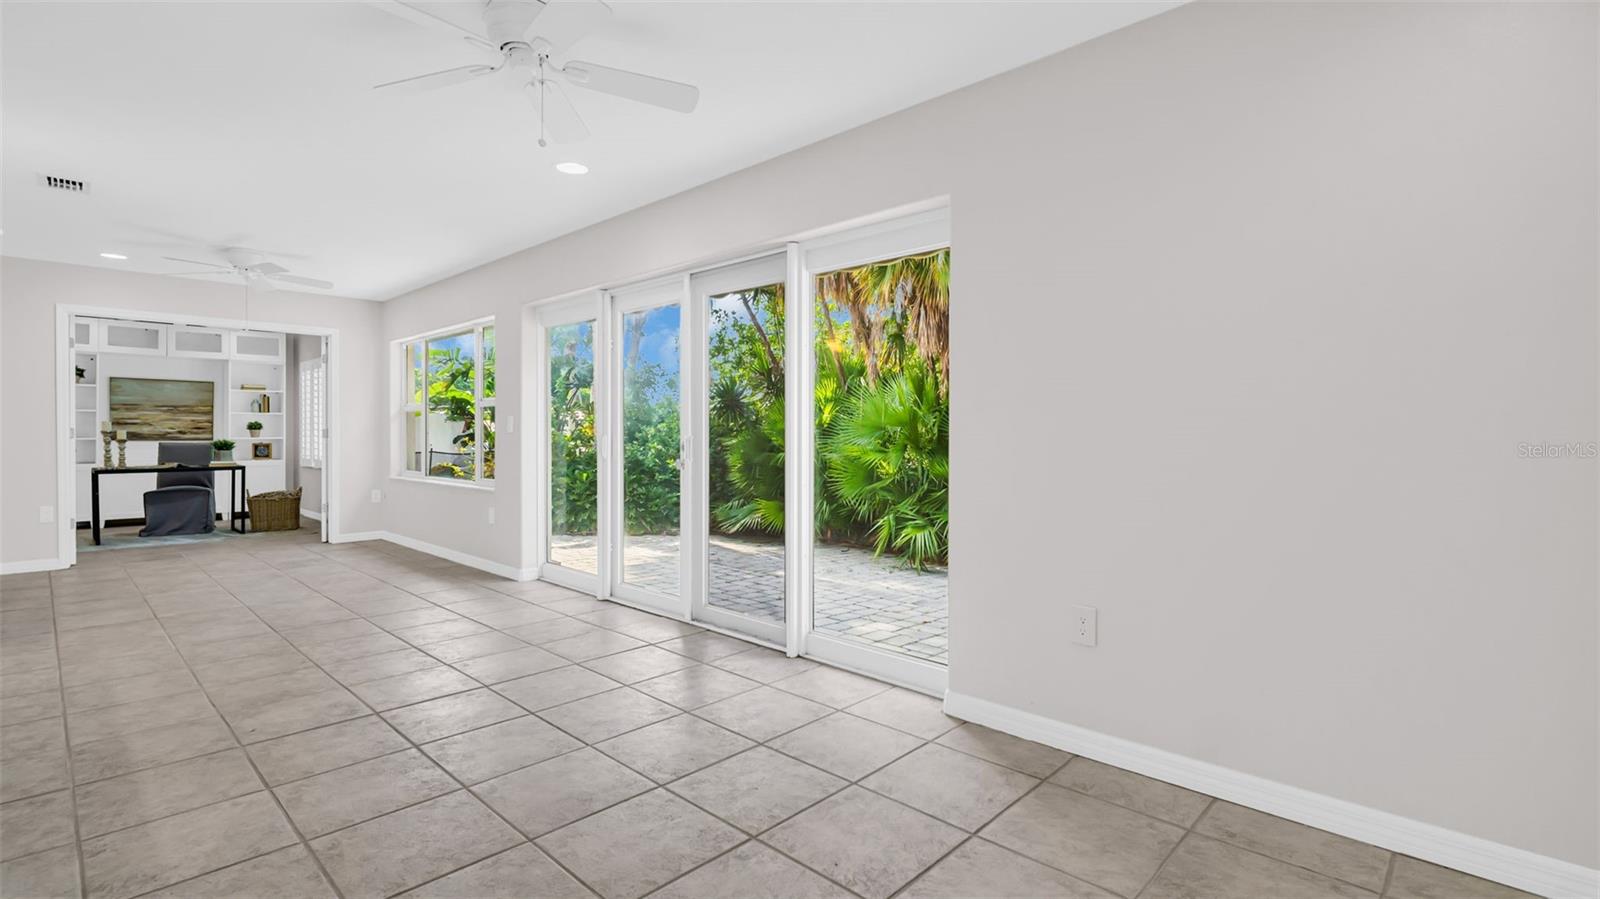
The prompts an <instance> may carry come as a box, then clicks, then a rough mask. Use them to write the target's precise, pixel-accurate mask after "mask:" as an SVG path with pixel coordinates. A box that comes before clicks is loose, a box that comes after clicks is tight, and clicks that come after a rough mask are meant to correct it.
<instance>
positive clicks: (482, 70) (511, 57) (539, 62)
mask: <svg viewBox="0 0 1600 899" xmlns="http://www.w3.org/2000/svg"><path fill="white" fill-rule="evenodd" d="M368 2H369V3H372V4H373V5H375V6H379V7H381V8H383V9H384V10H386V11H388V12H390V13H392V14H394V15H397V16H400V17H402V18H405V19H408V20H410V21H412V22H416V23H418V24H421V25H425V26H428V27H430V28H434V29H437V30H440V31H443V32H445V33H448V34H451V35H452V36H454V37H457V38H461V39H464V40H465V41H466V42H467V43H470V44H472V45H473V46H474V47H475V48H477V49H479V50H482V51H486V53H487V55H488V56H489V57H490V58H491V61H490V62H485V63H478V64H473V65H465V66H456V67H455V68H451V69H445V70H443V71H440V72H430V73H428V74H426V75H416V76H413V77H410V78H402V79H400V80H398V81H389V82H385V83H384V84H380V85H377V86H376V89H385V88H391V89H393V88H406V89H410V90H432V89H435V88H441V87H448V86H450V85H455V84H463V83H465V82H468V81H474V80H480V79H488V78H489V77H490V76H493V75H497V74H500V73H509V74H505V75H502V76H501V77H502V78H506V79H514V82H513V83H515V84H517V85H519V86H520V89H521V90H522V91H523V92H524V93H525V94H526V95H527V97H528V99H529V101H530V102H532V103H533V104H534V107H535V109H536V110H537V112H538V115H539V146H541V147H543V146H546V140H545V137H546V135H547V134H548V135H549V138H550V139H551V140H554V141H555V142H556V143H573V142H575V141H580V140H583V139H584V138H586V137H588V136H589V129H588V127H587V126H586V125H584V123H583V119H582V118H581V117H580V116H579V115H578V111H577V109H575V108H574V107H573V105H572V101H571V100H570V99H568V98H567V95H566V92H565V91H564V90H563V89H562V86H561V85H562V84H563V83H565V84H569V85H571V86H573V87H577V88H581V89H583V90H590V91H598V92H600V93H602V94H611V95H612V96H616V97H622V98H624V99H627V100H633V101H635V102H637V103H646V104H649V105H651V106H659V107H661V108H663V109H671V110H674V111H676V112H693V111H694V108H695V105H696V104H697V103H699V101H700V89H699V88H697V87H695V86H694V85H691V84H683V83H681V82H677V81H668V80H667V79H665V78H656V77H654V76H652V75H641V74H639V73H637V72H629V71H626V70H623V69H614V68H612V67H610V66H603V65H600V64H599V63H593V62H583V61H580V60H568V61H567V62H566V63H565V64H563V65H557V64H556V63H555V62H554V61H552V57H557V56H560V57H562V58H565V57H566V54H567V53H568V52H570V51H571V49H572V47H573V45H574V44H576V43H578V42H579V41H581V40H583V39H584V38H585V37H587V36H588V35H589V34H591V33H593V32H594V31H595V29H597V28H599V27H601V26H602V25H604V24H605V23H606V22H607V21H609V20H610V18H611V7H609V6H607V5H606V4H605V3H603V2H601V0H549V2H541V0H486V2H485V3H484V4H483V8H482V14H483V27H482V28H481V29H479V30H473V29H470V28H467V27H464V26H462V25H460V24H458V23H456V22H453V21H450V20H449V19H446V18H444V17H443V16H439V15H436V14H434V13H432V12H429V11H428V10H427V9H424V8H423V7H422V6H420V5H418V4H417V3H415V2H408V0H368Z"/></svg>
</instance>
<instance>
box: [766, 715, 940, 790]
mask: <svg viewBox="0 0 1600 899" xmlns="http://www.w3.org/2000/svg"><path fill="white" fill-rule="evenodd" d="M769 745H771V746H772V748H774V749H776V750H778V751H780V752H784V753H787V754H789V755H792V756H794V757H795V758H798V759H801V760H802V761H806V762H810V763H811V764H813V765H816V766H817V767H819V768H822V769H823V770H825V771H831V772H833V773H834V774H837V775H839V776H840V777H843V778H844V779H846V780H860V779H861V778H863V777H866V776H867V775H868V774H871V773H872V772H874V771H876V770H878V769H879V768H882V767H883V766H884V765H887V764H889V763H890V762H892V761H894V760H895V759H897V758H899V757H900V756H902V755H905V754H906V753H908V752H910V751H911V750H913V749H916V748H917V747H918V746H920V745H922V740H920V739H919V738H917V737H913V736H912V735H910V734H908V733H905V732H903V731H898V730H895V729H893V728H890V727H885V726H883V725H881V724H876V723H874V722H871V721H867V720H864V719H861V718H857V717H855V716H854V715H851V714H849V713H848V712H835V713H833V714H832V715H829V716H828V717H826V718H823V719H821V720H819V721H813V722H812V723H810V724H807V725H806V726H805V727H802V728H799V729H798V730H793V731H790V732H789V733H786V734H784V735H783V736H781V737H779V738H777V739H776V740H773V741H771V743H770V744H769Z"/></svg>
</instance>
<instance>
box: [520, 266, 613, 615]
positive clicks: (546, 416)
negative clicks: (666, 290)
mask: <svg viewBox="0 0 1600 899" xmlns="http://www.w3.org/2000/svg"><path fill="white" fill-rule="evenodd" d="M603 299H604V295H603V293H602V292H601V291H588V292H585V293H583V294H580V295H578V296H575V297H570V298H568V299H565V300H561V301H559V302H555V303H549V304H547V305H543V306H540V307H539V308H538V309H536V310H535V312H534V322H533V324H534V327H533V336H534V347H535V352H534V353H533V354H532V356H533V358H534V359H536V360H537V365H538V366H539V369H540V371H539V373H538V376H537V378H536V381H537V384H538V385H539V393H538V394H537V396H536V398H535V399H536V402H535V406H534V408H535V409H536V410H537V418H536V420H535V422H534V431H533V434H534V439H536V440H542V441H543V442H544V449H543V451H542V452H540V453H539V454H537V458H539V459H541V460H542V467H541V468H540V469H539V471H538V472H537V474H536V476H535V479H534V483H537V484H539V485H540V486H541V489H540V497H539V521H538V532H537V533H538V541H539V551H538V554H537V558H538V559H539V564H538V569H539V578H540V579H541V580H547V581H550V582H551V583H555V584H560V585H561V586H563V587H568V588H570V589H573V590H579V591H582V592H584V593H588V594H591V595H593V596H597V597H600V598H602V599H604V598H607V597H609V596H610V595H611V583H610V578H609V577H608V574H609V572H610V564H611V559H610V552H609V548H608V547H607V545H606V544H607V543H608V541H607V540H606V534H607V530H606V526H607V524H608V521H609V516H610V508H611V485H610V484H609V483H607V482H608V481H609V480H610V478H607V477H605V476H604V473H605V471H606V469H607V467H608V465H609V460H610V457H611V453H610V446H609V444H610V441H611V427H610V425H609V423H608V422H607V420H606V415H607V409H606V407H607V406H609V403H607V402H606V400H605V396H606V390H607V388H608V386H609V382H610V379H609V378H608V377H607V371H606V369H607V368H608V366H607V365H606V364H605V360H606V359H607V358H608V357H609V354H608V353H607V351H606V348H607V345H608V342H609V340H610V328H608V327H607V322H606V316H605V315H604V314H603V310H602V306H603V305H604V304H603ZM586 321H587V322H592V323H593V328H594V330H593V334H592V336H591V343H592V345H593V352H594V382H593V384H592V385H591V386H590V389H589V392H590V395H591V396H592V397H593V398H594V407H595V408H594V415H595V435H594V445H595V477H596V478H597V480H598V483H597V484H596V488H597V489H596V504H597V508H596V510H595V571H594V572H593V573H590V572H587V571H580V570H578V569H575V568H569V567H567V566H565V565H561V564H559V563H556V562H553V561H551V559H550V521H551V519H550V498H551V493H552V491H553V490H554V486H555V485H554V483H553V481H552V479H551V477H550V463H551V461H552V460H551V458H550V449H549V445H550V330H551V329H552V328H556V327H560V326H562V325H568V324H575V323H578V322H586Z"/></svg>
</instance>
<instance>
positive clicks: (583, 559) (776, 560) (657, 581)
mask: <svg viewBox="0 0 1600 899" xmlns="http://www.w3.org/2000/svg"><path fill="white" fill-rule="evenodd" d="M551 555H552V556H553V559H552V560H553V561H556V562H559V563H561V564H563V565H567V566H569V567H572V568H576V569H578V570H580V571H594V570H595V549H594V537H592V536H584V537H559V536H558V537H556V538H554V539H553V540H552V542H551ZM814 555H815V566H814V567H815V581H816V593H817V596H816V628H817V630H819V631H825V632H827V633H832V634H838V635H841V636H845V637H850V638H853V639H857V640H863V641H866V642H869V643H873V644H876V645H878V646H880V647H882V648H884V649H891V650H894V651H896V652H903V653H906V654H907V655H912V656H916V657H917V658H921V659H927V660H929V661H933V662H937V663H939V664H941V665H943V664H945V663H946V648H947V645H948V639H947V623H946V619H947V616H948V613H949V602H948V596H949V594H948V593H947V591H946V580H947V579H946V576H945V572H944V571H942V570H937V569H929V570H928V571H926V572H923V573H921V574H918V573H917V572H916V571H914V570H912V569H909V568H905V567H903V566H901V565H900V564H899V563H898V562H897V561H895V560H893V559H890V558H888V557H885V558H881V559H875V558H873V556H872V552H871V551H870V550H864V549H858V548H856V547H852V546H830V545H826V544H819V545H818V546H817V547H816V551H815V553H814ZM623 557H624V559H625V562H626V574H625V577H624V579H625V580H626V581H627V582H628V583H631V584H637V585H638V586H641V587H647V588H650V589H654V590H659V591H661V592H663V593H668V594H675V593H677V590H678V538H677V537H670V536H669V537H629V538H628V543H627V549H626V551H625V552H624V554H623ZM710 602H711V605H713V606H716V607H718V608H722V609H728V610H730V611H734V612H743V613H744V614H746V615H750V616H753V617H756V618H765V619H768V620H771V621H782V620H783V545H782V544H781V543H776V542H768V541H760V540H747V539H741V538H736V537H725V536H715V537H712V538H711V599H710Z"/></svg>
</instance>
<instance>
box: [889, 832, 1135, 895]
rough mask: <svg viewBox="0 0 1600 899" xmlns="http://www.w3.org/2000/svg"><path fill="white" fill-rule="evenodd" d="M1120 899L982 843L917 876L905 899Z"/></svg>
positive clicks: (970, 843) (967, 844) (975, 841)
mask: <svg viewBox="0 0 1600 899" xmlns="http://www.w3.org/2000/svg"><path fill="white" fill-rule="evenodd" d="M976 896H983V897H987V899H1037V897H1041V896H1051V897H1061V899H1116V894H1115V893H1109V892H1106V891H1105V890H1102V889H1100V888H1099V887H1097V886H1095V885H1093V884H1090V883H1084V882H1083V881H1081V880H1078V879H1077V878H1075V877H1069V876H1068V875H1066V874H1063V873H1061V872H1060V871H1057V870H1056V869H1054V868H1049V867H1046V866H1044V865H1041V864H1039V863H1038V862H1036V861H1033V860H1032V859H1029V858H1025V857H1023V856H1021V855H1018V854H1016V853H1015V852H1012V851H1011V850H1009V849H1003V848H1001V847H999V846H996V845H995V844H993V843H990V842H988V841H986V840H981V839H977V838H973V839H970V840H968V841H966V842H965V843H962V844H961V846H960V847H959V848H957V849H956V851H954V852H952V853H950V854H949V855H947V856H945V857H944V858H943V859H942V860H940V862H939V863H938V864H936V865H934V866H933V867H932V868H929V869H928V870H927V872H926V873H924V874H923V875H922V876H921V877H918V878H917V879H916V881H915V882H913V883H912V884H911V886H909V887H906V889H905V891H904V892H902V893H901V894H900V899H972V897H976Z"/></svg>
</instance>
